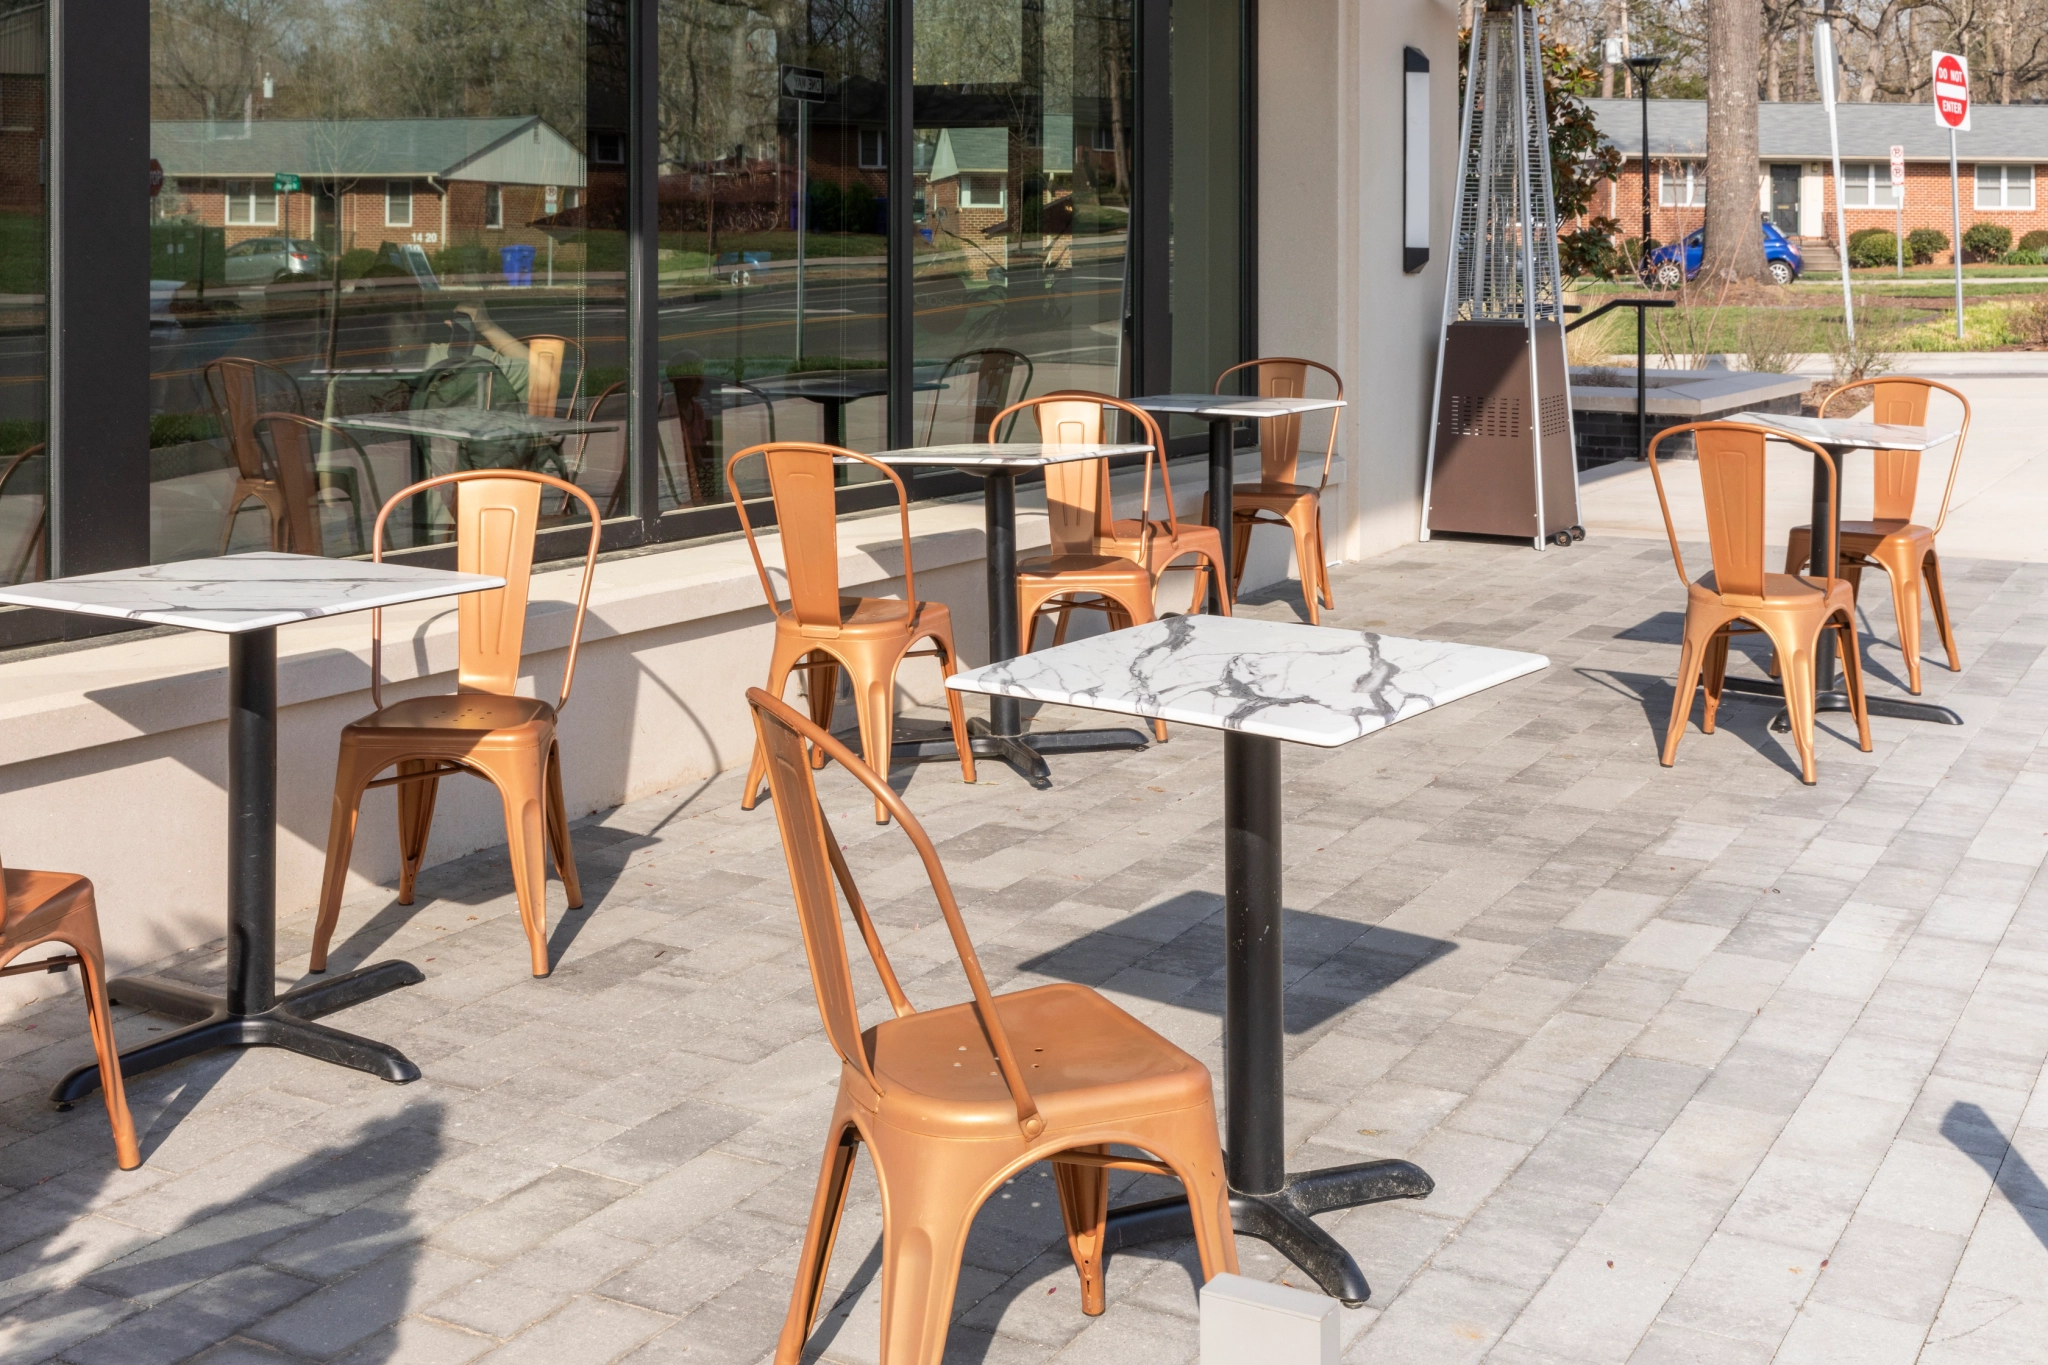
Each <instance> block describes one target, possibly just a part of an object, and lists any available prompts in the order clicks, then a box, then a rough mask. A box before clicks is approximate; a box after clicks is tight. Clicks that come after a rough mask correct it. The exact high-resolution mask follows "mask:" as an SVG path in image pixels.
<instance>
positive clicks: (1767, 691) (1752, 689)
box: [1721, 660, 1963, 735]
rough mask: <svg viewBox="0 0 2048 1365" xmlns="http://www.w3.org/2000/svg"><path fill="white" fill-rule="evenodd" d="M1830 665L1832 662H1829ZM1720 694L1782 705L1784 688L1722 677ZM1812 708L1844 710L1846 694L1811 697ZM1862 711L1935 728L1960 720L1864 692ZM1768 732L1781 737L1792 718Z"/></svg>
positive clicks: (1930, 706)
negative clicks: (1922, 721) (1761, 699)
mask: <svg viewBox="0 0 2048 1365" xmlns="http://www.w3.org/2000/svg"><path fill="white" fill-rule="evenodd" d="M1830 662H1832V660H1830ZM1721 691H1722V693H1723V695H1726V694H1728V693H1734V694H1736V695H1738V696H1744V697H1762V698H1764V699H1765V700H1767V701H1776V702H1779V703H1781V704H1782V703H1783V702H1784V700H1785V685H1784V684H1783V683H1780V682H1776V681H1774V680H1772V679H1770V678H1726V679H1723V680H1722V683H1721ZM1813 709H1814V711H1815V712H1816V713H1818V712H1821V711H1847V710H1849V709H1850V706H1849V694H1848V693H1847V692H1836V691H1832V690H1831V691H1827V692H1821V693H1818V694H1816V695H1815V697H1814V699H1813ZM1863 709H1864V710H1865V711H1866V712H1868V713H1869V714H1871V715H1873V716H1890V717H1891V718H1893V719H1894V720H1924V721H1931V722H1933V723H1934V724H1936V725H1961V724H1962V723H1963V718H1962V717H1961V716H1959V715H1957V714H1956V713H1955V712H1954V711H1951V710H1950V709H1949V708H1948V707H1946V706H1941V705H1938V704H1936V703H1934V702H1931V701H1907V700H1906V699H1905V698H1904V697H1873V696H1871V695H1870V693H1869V692H1868V691H1865V692H1864V694H1863ZM1771 729H1773V730H1775V731H1777V732H1778V733H1779V734H1781V735H1782V734H1785V733H1787V732H1789V731H1790V730H1791V729H1792V717H1791V715H1790V714H1789V713H1787V712H1784V711H1780V712H1778V714H1777V715H1776V716H1774V717H1773V718H1772V719H1771Z"/></svg>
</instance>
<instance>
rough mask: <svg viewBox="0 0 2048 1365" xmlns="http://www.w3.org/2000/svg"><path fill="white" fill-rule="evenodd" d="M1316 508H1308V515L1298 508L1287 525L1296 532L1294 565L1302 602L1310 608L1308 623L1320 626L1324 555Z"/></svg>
mask: <svg viewBox="0 0 2048 1365" xmlns="http://www.w3.org/2000/svg"><path fill="white" fill-rule="evenodd" d="M1314 516H1315V509H1314V507H1313V506H1311V507H1309V509H1308V516H1306V517H1304V516H1303V515H1302V514H1301V509H1300V508H1298V507H1297V508H1296V509H1295V510H1293V511H1291V512H1289V513H1288V515H1287V526H1288V529H1289V530H1290V531H1292V532H1293V533H1294V567H1295V570H1296V572H1298V573H1299V574H1300V575H1301V602H1302V605H1303V606H1305V607H1307V608H1308V623H1309V624H1310V625H1312V626H1319V625H1321V624H1322V623H1323V614H1322V612H1321V611H1320V610H1319V609H1318V608H1317V605H1316V598H1317V597H1318V596H1320V595H1321V592H1322V567H1323V565H1322V556H1321V555H1320V554H1318V553H1317V546H1316V539H1317V537H1316V527H1315V523H1314V520H1313V518H1314Z"/></svg>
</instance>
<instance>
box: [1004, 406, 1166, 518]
mask: <svg viewBox="0 0 2048 1365" xmlns="http://www.w3.org/2000/svg"><path fill="white" fill-rule="evenodd" d="M1106 408H1114V409H1116V410H1117V411H1119V412H1122V413H1125V414H1128V415H1129V417H1130V418H1131V420H1132V422H1133V424H1134V425H1135V426H1136V427H1137V429H1138V433H1139V439H1140V440H1142V441H1144V442H1145V443H1146V444H1148V445H1150V446H1151V447H1152V449H1151V451H1150V452H1149V453H1148V454H1147V455H1146V456H1145V481H1144V487H1143V491H1142V492H1141V493H1140V495H1139V503H1138V521H1139V524H1140V528H1141V529H1140V530H1139V533H1138V534H1139V539H1140V540H1141V541H1144V542H1149V541H1150V539H1151V535H1152V466H1153V462H1154V461H1155V460H1156V461H1158V463H1159V477H1160V483H1161V486H1162V491H1163V493H1164V496H1165V498H1166V522H1167V528H1168V532H1169V534H1178V533H1179V530H1180V523H1179V521H1178V519H1177V518H1176V517H1175V516H1174V511H1173V484H1172V482H1171V481H1170V480H1169V479H1168V477H1167V474H1166V460H1165V451H1166V441H1165V438H1163V437H1162V436H1161V435H1160V434H1159V423H1158V422H1157V421H1156V420H1154V419H1153V416H1152V414H1151V413H1149V412H1146V411H1145V410H1144V409H1143V408H1140V407H1135V406H1133V405H1132V404H1130V403H1126V402H1125V401H1124V400H1123V399H1121V398H1111V397H1110V396H1109V395H1108V394H1102V393H1088V392H1085V391H1081V390H1063V391H1061V392H1058V393H1047V394H1040V395H1039V396H1038V397H1036V398H1025V399H1021V400H1019V401H1018V402H1015V403H1012V404H1010V406H1009V407H1007V408H1004V409H1003V410H1002V411H1001V412H999V413H997V414H996V415H995V416H994V417H992V418H990V419H989V424H988V439H989V442H990V443H991V444H995V443H997V442H999V441H1000V440H1001V439H1002V437H1001V436H1000V435H999V433H1000V432H1001V431H1002V429H1003V423H1004V421H1005V420H1006V419H1014V417H1015V415H1016V414H1018V413H1022V412H1030V413H1031V414H1032V416H1033V417H1034V418H1035V419H1036V420H1037V422H1038V439H1039V442H1040V443H1041V444H1043V445H1099V444H1102V443H1103V441H1104V436H1103V428H1104V422H1103V417H1102V414H1103V410H1104V409H1106ZM1011 425H1012V427H1014V426H1015V422H1014V420H1012V421H1011ZM1045 517H1046V524H1047V529H1048V531H1049V532H1050V537H1051V541H1052V552H1053V553H1054V554H1056V555H1075V554H1091V553H1093V551H1094V547H1095V541H1096V539H1097V537H1100V536H1106V535H1108V534H1109V529H1110V523H1111V521H1112V516H1111V508H1110V498H1109V461H1108V460H1106V459H1095V460H1068V461H1066V462H1064V463H1061V464H1050V465H1047V466H1046V467H1045Z"/></svg>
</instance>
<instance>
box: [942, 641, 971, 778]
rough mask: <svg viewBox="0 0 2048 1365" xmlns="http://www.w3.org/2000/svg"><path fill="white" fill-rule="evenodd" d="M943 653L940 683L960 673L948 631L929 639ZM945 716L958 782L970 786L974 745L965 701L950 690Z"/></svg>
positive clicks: (958, 694)
mask: <svg viewBox="0 0 2048 1365" xmlns="http://www.w3.org/2000/svg"><path fill="white" fill-rule="evenodd" d="M931 638H932V640H933V642H934V643H936V644H937V645H938V646H939V648H940V649H942V650H944V651H945V653H943V654H941V655H940V656H939V678H940V680H941V682H942V683H943V681H944V680H945V679H947V678H950V677H952V676H953V675H954V674H955V673H957V672H959V671H960V661H959V659H958V658H957V657H955V650H954V649H953V636H952V633H951V632H950V631H949V632H948V633H947V634H945V635H943V636H939V635H934V636H933V637H931ZM946 716H947V718H948V719H949V720H951V721H952V724H953V748H954V749H955V750H956V751H958V753H959V755H960V780H961V781H962V782H966V783H969V784H972V783H973V782H974V780H975V777H974V745H973V742H972V740H971V738H970V737H969V735H968V733H967V706H966V699H965V698H964V697H963V696H962V695H961V694H960V693H958V692H955V691H954V690H953V689H952V688H950V687H948V688H946Z"/></svg>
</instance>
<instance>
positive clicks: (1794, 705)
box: [1771, 626, 1827, 787]
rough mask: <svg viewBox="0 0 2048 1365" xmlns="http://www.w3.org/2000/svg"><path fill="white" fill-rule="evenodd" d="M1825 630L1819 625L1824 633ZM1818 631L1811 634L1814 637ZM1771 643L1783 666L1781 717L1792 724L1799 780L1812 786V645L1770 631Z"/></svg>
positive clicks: (1814, 653)
mask: <svg viewBox="0 0 2048 1365" xmlns="http://www.w3.org/2000/svg"><path fill="white" fill-rule="evenodd" d="M1826 628H1827V627H1825V626H1822V627H1821V628H1820V629H1821V630H1824V629H1826ZM1819 633H1820V631H1819V630H1816V631H1815V632H1814V634H1815V635H1816V636H1818V635H1819ZM1771 642H1772V643H1773V644H1775V645H1776V646H1777V648H1778V657H1779V659H1780V660H1782V661H1783V663H1784V675H1783V676H1784V687H1785V715H1786V717H1787V719H1789V720H1790V721H1791V723H1792V744H1793V747H1794V748H1795V749H1797V750H1798V752H1799V780H1800V781H1802V782H1804V783H1805V784H1806V785H1807V786H1809V787H1810V786H1812V785H1813V784H1814V783H1815V782H1816V781H1817V780H1818V778H1817V777H1816V776H1815V773H1814V766H1813V707H1814V692H1815V689H1816V687H1817V685H1818V684H1817V674H1816V666H1817V664H1818V658H1817V653H1818V651H1816V650H1815V649H1814V647H1813V646H1814V642H1813V640H1811V639H1808V640H1791V639H1784V638H1781V637H1780V636H1779V635H1778V634H1777V633H1776V632H1771Z"/></svg>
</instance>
